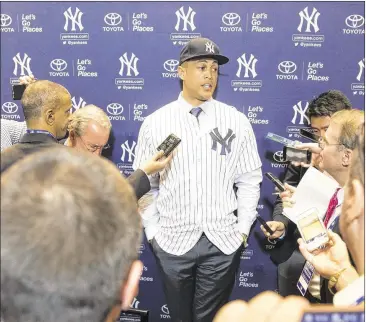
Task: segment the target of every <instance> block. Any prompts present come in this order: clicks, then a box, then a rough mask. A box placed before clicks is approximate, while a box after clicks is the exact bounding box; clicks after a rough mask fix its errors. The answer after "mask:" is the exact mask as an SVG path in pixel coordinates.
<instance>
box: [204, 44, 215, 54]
mask: <svg viewBox="0 0 366 322" xmlns="http://www.w3.org/2000/svg"><path fill="white" fill-rule="evenodd" d="M205 45H206V51H207V52H209V53H211V54H214V53H215V48H214V44H213V43H212V42H206V43H205Z"/></svg>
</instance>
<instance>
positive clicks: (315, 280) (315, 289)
mask: <svg viewBox="0 0 366 322" xmlns="http://www.w3.org/2000/svg"><path fill="white" fill-rule="evenodd" d="M337 199H338V204H337V207H336V209H335V210H334V214H333V216H332V217H331V218H330V220H329V222H328V224H327V227H326V228H327V229H329V227H331V226H332V223H333V222H334V220H336V218H338V217H339V216H340V215H341V210H342V203H343V199H344V190H343V189H339V191H338V193H337ZM320 289H321V285H320V275H319V274H318V273H317V272H316V271H315V272H314V275H313V277H312V279H311V281H310V283H309V292H310V294H311V295H312V296H314V297H316V298H318V299H320V298H321V296H320Z"/></svg>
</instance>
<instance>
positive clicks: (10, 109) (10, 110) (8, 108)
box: [2, 102, 18, 114]
mask: <svg viewBox="0 0 366 322" xmlns="http://www.w3.org/2000/svg"><path fill="white" fill-rule="evenodd" d="M2 110H3V111H4V112H5V113H7V114H14V113H16V112H17V111H18V105H16V104H15V103H14V102H6V103H4V104H3V106H2Z"/></svg>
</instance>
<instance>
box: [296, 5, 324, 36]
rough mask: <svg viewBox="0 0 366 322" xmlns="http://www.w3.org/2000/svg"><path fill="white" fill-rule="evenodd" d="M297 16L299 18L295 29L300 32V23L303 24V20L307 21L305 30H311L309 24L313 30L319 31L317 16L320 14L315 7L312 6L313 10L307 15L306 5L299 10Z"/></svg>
mask: <svg viewBox="0 0 366 322" xmlns="http://www.w3.org/2000/svg"><path fill="white" fill-rule="evenodd" d="M299 16H300V18H301V21H300V24H299V26H298V27H297V30H298V31H299V32H301V30H302V25H303V23H304V21H305V20H306V22H307V25H306V29H305V32H311V30H310V27H311V26H312V27H313V29H314V32H318V31H319V27H318V18H319V16H320V12H318V10H317V9H316V8H313V12H312V13H311V16H309V12H308V7H306V8H305V9H304V10H302V11H300V12H299Z"/></svg>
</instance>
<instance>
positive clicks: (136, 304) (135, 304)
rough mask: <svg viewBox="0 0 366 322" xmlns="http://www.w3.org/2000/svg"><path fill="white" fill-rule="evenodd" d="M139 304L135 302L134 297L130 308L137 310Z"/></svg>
mask: <svg viewBox="0 0 366 322" xmlns="http://www.w3.org/2000/svg"><path fill="white" fill-rule="evenodd" d="M139 304H140V302H139V301H138V300H137V298H136V297H134V299H133V302H132V303H131V305H130V307H131V308H132V309H138V308H139Z"/></svg>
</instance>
